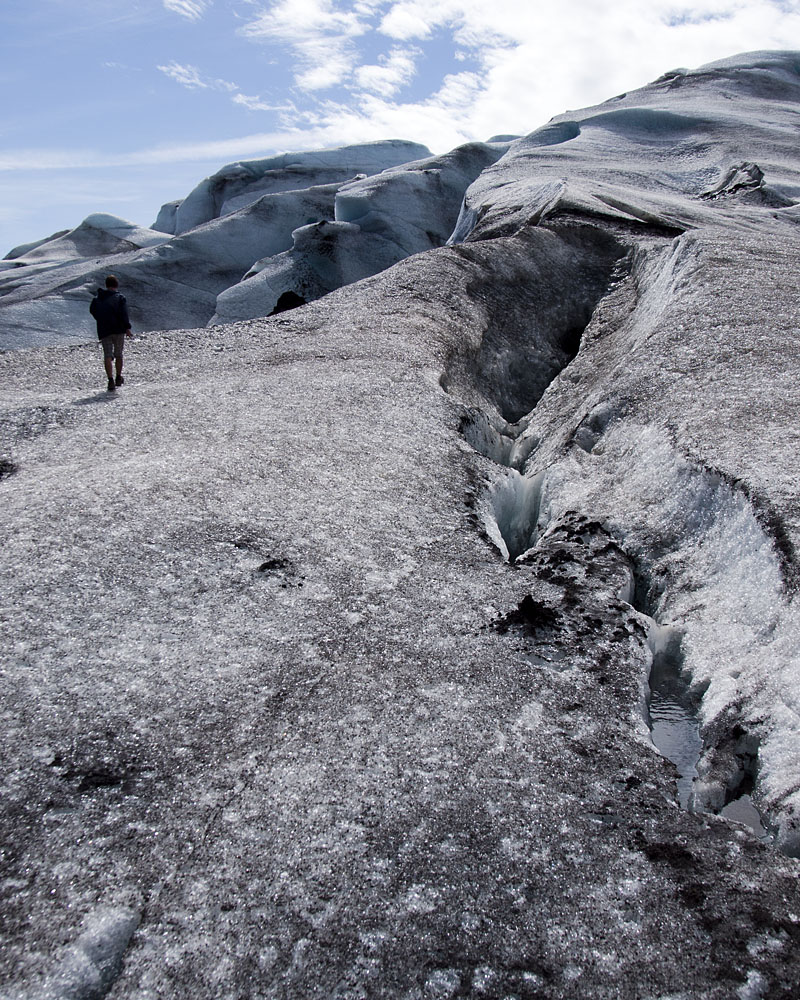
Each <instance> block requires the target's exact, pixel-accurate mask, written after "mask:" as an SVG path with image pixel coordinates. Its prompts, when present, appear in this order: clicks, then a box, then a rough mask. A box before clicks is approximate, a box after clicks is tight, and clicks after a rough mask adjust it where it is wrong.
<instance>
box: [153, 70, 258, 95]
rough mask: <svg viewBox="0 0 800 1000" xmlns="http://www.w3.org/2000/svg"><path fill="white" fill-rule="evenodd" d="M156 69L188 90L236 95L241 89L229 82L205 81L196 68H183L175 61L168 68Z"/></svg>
mask: <svg viewBox="0 0 800 1000" xmlns="http://www.w3.org/2000/svg"><path fill="white" fill-rule="evenodd" d="M156 68H157V69H159V70H161V72H162V73H164V74H165V76H168V77H169V78H170V79H171V80H174V81H175V82H176V83H179V84H180V85H181V86H182V87H186V88H187V90H226V91H228V93H235V92H236V91H237V90H238V89H239V88H238V86H237V85H236V84H235V83H231V82H230V81H229V80H212V79H209V78H206V79H204V78H203V77H202V76H200V71H199V70H198V68H197V67H196V66H188V65H187V66H182V65H181V64H180V63H177V62H174V61H173V62H171V63H168V64H167V65H166V66H158V67H156ZM234 99H235V98H234Z"/></svg>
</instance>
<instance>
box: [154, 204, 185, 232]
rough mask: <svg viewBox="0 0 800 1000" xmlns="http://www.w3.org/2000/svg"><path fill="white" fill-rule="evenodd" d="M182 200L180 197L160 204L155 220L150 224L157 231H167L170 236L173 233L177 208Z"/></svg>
mask: <svg viewBox="0 0 800 1000" xmlns="http://www.w3.org/2000/svg"><path fill="white" fill-rule="evenodd" d="M182 201H183V199H182V198H177V199H176V200H175V201H168V202H166V203H165V204H163V205H162V206H161V208H160V209H159V212H158V216H157V217H156V221H155V222H154V223H153V225H152V226H151V228H152V229H155V230H156V232H159V233H167V234H168V235H170V236H174V235H175V225H176V223H177V219H178V208H179V207H180V205H181V202H182Z"/></svg>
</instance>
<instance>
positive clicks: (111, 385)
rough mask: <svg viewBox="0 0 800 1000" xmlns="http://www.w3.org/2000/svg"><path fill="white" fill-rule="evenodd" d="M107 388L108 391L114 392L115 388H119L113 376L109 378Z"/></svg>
mask: <svg viewBox="0 0 800 1000" xmlns="http://www.w3.org/2000/svg"><path fill="white" fill-rule="evenodd" d="M106 388H107V389H108V391H109V392H114V390H115V389H116V388H117V387H116V386H115V385H114V379H113V378H110V379H109V380H108V385H107V386H106Z"/></svg>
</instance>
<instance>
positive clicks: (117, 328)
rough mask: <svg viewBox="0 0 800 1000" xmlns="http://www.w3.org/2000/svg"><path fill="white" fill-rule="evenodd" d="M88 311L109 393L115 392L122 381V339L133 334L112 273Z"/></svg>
mask: <svg viewBox="0 0 800 1000" xmlns="http://www.w3.org/2000/svg"><path fill="white" fill-rule="evenodd" d="M89 312H90V313H91V314H92V316H94V318H95V320H96V322H97V339H98V340H99V341H100V344H101V346H102V348H103V365H104V367H105V370H106V375H107V376H108V391H109V392H114V391H115V390H116V388H117V386H118V385H122V384H123V383H124V382H125V379H124V378H123V377H122V351H123V348H124V346H125V338H126V337H132V336H133V334H132V333H131V321H130V319H129V318H128V305H127V303H126V302H125V296H124V295H120V293H119V282H118V281H117V279H116V278H115V277H114V275H113V274H109V276H108V277H107V278H106V287H105V288H98V289H97V294H96V295H95V296H94V298H93V299H92V303H91V305H90V306H89ZM115 375H116V378H115Z"/></svg>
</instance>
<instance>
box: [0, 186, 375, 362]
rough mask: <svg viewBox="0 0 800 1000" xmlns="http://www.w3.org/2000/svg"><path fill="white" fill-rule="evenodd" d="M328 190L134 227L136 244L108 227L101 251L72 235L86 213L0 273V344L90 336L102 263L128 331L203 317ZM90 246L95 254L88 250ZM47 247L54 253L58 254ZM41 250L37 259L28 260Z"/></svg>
mask: <svg viewBox="0 0 800 1000" xmlns="http://www.w3.org/2000/svg"><path fill="white" fill-rule="evenodd" d="M336 189H337V185H328V186H322V187H310V188H307V189H305V190H303V191H290V192H280V193H277V194H268V195H262V196H261V197H260V198H258V199H257V200H256V201H254V202H251V203H250V204H248V205H247V206H245V207H244V208H240V209H238V210H236V211H233V212H231V213H229V214H228V215H225V216H223V217H222V218H219V219H213V220H212V221H211V222H207V223H204V224H203V225H200V226H197V227H196V228H195V229H192V230H190V231H189V232H187V233H184V234H183V235H181V236H177V237H168V236H164V235H163V234H160V233H155V232H154V231H153V230H146V231H141V230H137V231H136V232H137V233H139V234H141V233H142V232H144V234H145V235H144V236H141V235H140V236H139V244H140V249H135V248H133V247H132V243H131V240H130V239H129V240H127V241H118V240H116V238H115V237H114V236H113V235H112V236H109V237H108V239H109V240H113V242H112V243H108V242H107V243H106V244H105V245H107V246H111V247H112V249H110V250H106V251H105V253H104V255H103V256H102V257H101V256H99V253H100V250H101V247H100V245H99V243H97V242H95V243H92V244H91V246H90V247H87V246H86V244H85V242H84V243H83V244H81V243H80V242H79V241H78V238H77V237H76V234H78V235H82V234H83V232H84V231H85V230H86V229H87V228H90V227H88V226H87V223H86V222H85V223H83V224H82V225H81V226H80V227H79V228H78V229H77V230H74V231H73V232H72V233H70V234H69V235H68V236H66V237H64V238H63V239H60V240H55V241H53V242H51V243H45V244H43V245H42V246H40V247H39V248H38V249H36V250H34V251H32V252H30V253H28V254H27V255H26V256H24V257H21V258H19V261H20V265H19V269H14V270H12V271H9V272H7V273H5V274H4V273H2V272H0V322H2V323H3V328H4V330H5V336H4V337H3V338H2V343H3V345H4V346H5V347H7V348H8V347H17V346H20V347H21V346H32V345H33V344H36V343H37V341H38V342H41V343H43V344H46V343H50V342H52V340H53V334H54V333H55V332H56V331H58V333H59V334H60V336H59V339H60V340H74V341H77V342H85V341H87V340H90V339H92V338H93V337H94V335H95V333H94V322H93V321H92V319H91V317H90V316H89V313H88V302H89V301H90V300H91V295H92V293H93V292H94V290H95V288H96V287H97V286H98V285H102V284H103V280H104V277H105V275H106V274H107V273H109V272H110V271H113V273H114V274H116V275H117V277H118V278H119V280H120V282H121V284H122V290H123V292H124V294H125V295H126V297H127V298H128V300H129V302H130V312H131V318H132V322H133V324H134V326H135V328H136V329H137V330H152V329H164V328H166V329H169V328H179V327H183V326H203V325H205V324H206V323H207V322H208V320H209V319H210V317H211V315H212V314H213V312H214V307H215V304H216V298H217V295H218V293H219V292H220V291H222V290H223V289H224V288H227V287H229V286H230V285H232V284H235V283H237V282H238V281H239V279H240V278H241V276H242V274H244V273H245V271H247V269H248V268H249V267H250V265H251V264H252V263H253V260H254V259H256V258H258V257H259V256H260V255H262V254H264V252H265V251H268V252H270V253H272V254H277V253H280V252H281V251H283V250H285V249H287V248H288V247H290V246H291V245H292V235H291V234H292V231H293V230H295V229H296V228H297V227H298V226H302V225H306V224H308V223H310V222H314V221H317V220H320V219H325V218H328V217H330V216H331V215H332V214H333V210H334V208H333V205H334V194H335V192H336ZM90 218H91V217H90ZM87 221H88V220H87ZM102 238H103V239H105V238H106V233H105V232H104V233H103V234H102ZM51 248H55V249H51ZM73 248H78V249H82V250H85V251H86V253H80V252H78V249H76V252H74V253H72V254H71V256H67V250H72V249H73ZM90 251H93V252H94V254H95V255H94V256H91V257H88V256H87V255H86V254H88V252H90ZM56 253H63V254H64V257H63V259H61V258H60V257H56V256H55V255H56ZM111 254H113V256H111ZM37 255H38V256H37ZM40 258H41V259H42V260H43V264H42V267H41V268H37V266H36V265H37V264H38V263H39V260H40ZM55 260H57V261H58V262H59V266H58V268H57V269H56V268H54V267H53V262H54V261H55ZM14 263H17V262H16V261H15V262H14ZM65 264H70V265H71V266H69V267H65V266H63V265H65ZM387 266H388V265H387Z"/></svg>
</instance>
